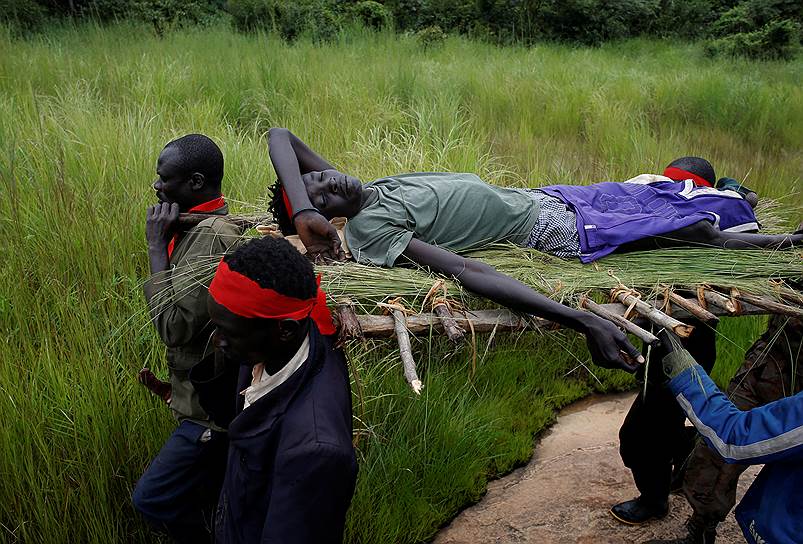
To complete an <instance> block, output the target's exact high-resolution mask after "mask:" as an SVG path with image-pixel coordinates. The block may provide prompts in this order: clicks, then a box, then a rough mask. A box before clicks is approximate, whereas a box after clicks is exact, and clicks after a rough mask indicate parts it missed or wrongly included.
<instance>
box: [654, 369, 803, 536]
mask: <svg viewBox="0 0 803 544" xmlns="http://www.w3.org/2000/svg"><path fill="white" fill-rule="evenodd" d="M695 368H696V370H697V372H696V373H695V372H693V369H687V370H684V371H683V372H682V373H681V374H679V375H678V376H676V377H675V378H674V379H672V381H670V382H669V387H670V389H671V390H672V392H673V393H674V394H675V395H676V399H677V401H678V403H679V404H680V406H681V407H682V408H683V410H684V411H685V412H686V415H687V416H688V417H689V419H690V420H691V421H692V423H694V426H695V427H697V430H699V431H700V434H701V435H702V436H703V438H705V441H706V442H707V443H708V445H709V446H710V447H711V448H712V449H713V450H714V451H716V452H717V453H719V455H721V456H722V457H723V458H724V459H725V461H727V462H729V463H749V464H760V463H765V465H764V468H762V469H761V472H759V473H758V476H757V477H756V479H755V481H754V482H753V485H751V486H750V489H748V490H747V493H746V494H745V496H744V498H743V499H742V502H740V503H739V505H738V506H737V507H736V521H738V522H739V525H740V526H741V528H742V532H743V533H744V535H745V538H746V539H747V541H748V542H752V543H755V544H769V543H772V544H794V543H799V542H803V393H798V394H797V395H795V396H793V397H786V398H783V399H781V400H777V401H775V402H771V403H769V404H765V405H764V406H760V407H758V408H754V409H752V410H749V411H746V412H742V411H740V410H738V409H737V408H736V407H735V406H734V405H733V403H731V401H730V400H728V398H727V397H726V396H725V395H723V394H722V392H720V391H719V389H717V387H716V386H715V385H714V382H712V381H711V379H710V378H709V377H708V375H707V374H706V373H705V372H704V371H703V370H702V368H700V367H699V366H698V367H695Z"/></svg>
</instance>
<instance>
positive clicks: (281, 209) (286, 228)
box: [268, 180, 297, 236]
mask: <svg viewBox="0 0 803 544" xmlns="http://www.w3.org/2000/svg"><path fill="white" fill-rule="evenodd" d="M270 191H271V195H270V202H269V203H268V210H269V211H270V213H271V214H273V220H274V221H276V222H277V223H278V224H279V230H280V231H282V234H284V235H285V236H291V235H293V234H297V232H296V227H295V226H294V225H293V221H292V220H291V219H290V216H289V215H288V213H287V206H285V205H284V198H282V182H281V181H279V180H276V183H274V184H273V187H271V188H270Z"/></svg>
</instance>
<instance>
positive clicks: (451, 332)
mask: <svg viewBox="0 0 803 544" xmlns="http://www.w3.org/2000/svg"><path fill="white" fill-rule="evenodd" d="M432 311H433V313H435V315H437V316H438V317H439V318H440V320H441V323H442V324H443V330H444V331H445V332H446V336H447V337H448V338H449V340H451V341H452V342H454V343H455V344H458V343H460V341H461V340H463V338H464V336H465V334H466V331H464V330H463V329H461V328H460V327H459V326H458V325H457V321H455V319H454V316H453V315H452V312H450V311H449V307H448V306H447V305H446V304H445V303H440V304H435V305H434V306H433V307H432Z"/></svg>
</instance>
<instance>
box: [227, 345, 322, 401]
mask: <svg viewBox="0 0 803 544" xmlns="http://www.w3.org/2000/svg"><path fill="white" fill-rule="evenodd" d="M308 357H309V334H307V336H306V337H305V338H304V341H303V342H302V343H301V346H300V347H299V348H298V351H296V354H295V355H293V357H292V358H291V359H290V361H288V363H287V364H286V365H284V366H283V367H282V369H281V370H279V371H278V372H277V373H276V374H268V373H267V372H265V365H263V364H262V363H259V364H257V365H254V368H253V370H252V371H251V376H252V379H251V385H250V386H249V387H247V388H246V389H245V390H244V391H242V392H241V393H240V394H241V395H243V396H244V397H245V404H244V407H243V409H245V408H248V407H249V406H251V405H252V404H254V403H255V402H256V401H258V400H259V399H261V398H262V397H264V396H265V395H267V394H268V393H270V392H271V391H273V390H274V389H276V388H277V387H279V386H280V385H281V384H283V383H284V382H286V381H287V379H288V378H290V376H292V375H293V374H294V373H295V371H296V370H298V369H299V368H300V367H301V365H302V364H304V361H306V360H307V358H308Z"/></svg>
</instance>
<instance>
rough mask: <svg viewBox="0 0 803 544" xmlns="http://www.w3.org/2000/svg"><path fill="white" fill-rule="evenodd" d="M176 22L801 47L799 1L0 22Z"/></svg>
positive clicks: (280, 10) (273, 1) (678, 0)
mask: <svg viewBox="0 0 803 544" xmlns="http://www.w3.org/2000/svg"><path fill="white" fill-rule="evenodd" d="M86 18H90V19H92V20H95V21H119V20H122V19H129V20H134V21H143V22H146V23H149V24H150V25H152V27H153V30H154V31H155V32H156V34H158V35H162V34H164V32H167V31H169V30H171V29H173V28H176V27H181V26H187V25H196V24H212V23H213V22H215V21H218V20H221V19H228V20H230V21H231V23H232V24H233V26H234V28H236V29H238V30H240V31H244V32H249V31H254V30H257V29H260V30H264V31H273V32H277V33H278V34H279V35H281V36H282V37H283V38H284V39H286V40H294V39H296V38H298V37H299V36H301V35H308V36H310V37H311V38H312V39H314V40H315V41H326V40H330V39H332V38H333V37H334V36H335V35H336V34H337V33H338V32H339V31H342V30H343V29H344V28H348V27H351V26H355V25H356V26H362V27H366V28H371V29H374V30H377V29H382V28H390V27H394V28H396V29H398V30H401V31H409V32H423V33H424V37H423V39H424V40H425V41H427V42H429V41H432V37H433V36H434V35H436V34H437V32H446V33H460V34H469V35H471V36H473V37H474V38H481V39H484V40H488V41H493V42H497V43H523V44H531V43H534V42H538V41H559V42H566V43H577V44H584V45H598V44H600V43H604V42H607V41H611V40H621V39H624V38H630V37H634V36H642V35H647V36H653V37H663V38H666V39H670V40H671V39H683V40H688V39H693V40H703V41H705V42H706V43H707V48H706V51H707V53H708V54H709V55H711V56H716V55H729V56H733V55H737V56H747V57H751V58H766V59H774V58H780V59H790V58H792V57H793V56H794V55H795V54H796V53H797V51H798V49H799V44H800V37H801V32H803V26H801V25H802V24H803V4H801V3H800V2H799V1H796V0H379V1H376V0H295V1H293V2H286V1H284V0H67V1H63V0H0V21H6V22H7V23H9V24H10V25H11V26H12V28H14V29H15V30H16V31H17V32H29V31H31V30H34V29H37V28H40V27H42V26H45V25H46V23H47V22H48V21H50V20H54V19H69V20H74V19H86Z"/></svg>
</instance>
